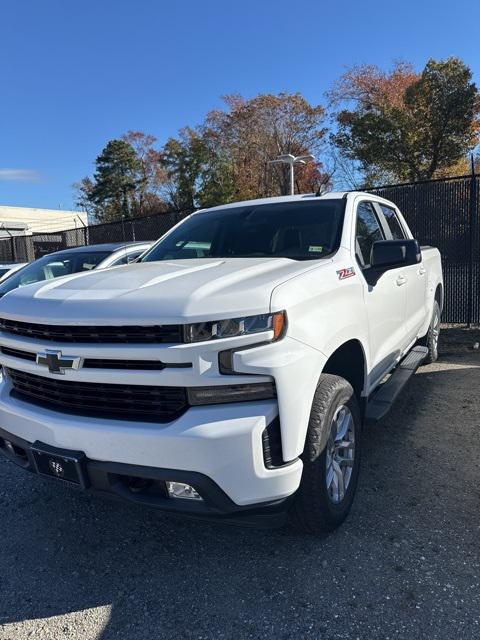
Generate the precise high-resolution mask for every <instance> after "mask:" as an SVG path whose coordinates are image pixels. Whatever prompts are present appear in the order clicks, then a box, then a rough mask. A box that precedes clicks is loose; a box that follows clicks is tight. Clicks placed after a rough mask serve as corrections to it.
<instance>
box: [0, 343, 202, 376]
mask: <svg viewBox="0 0 480 640" xmlns="http://www.w3.org/2000/svg"><path fill="white" fill-rule="evenodd" d="M0 353H3V354H4V355H6V356H11V357H13V358H21V359H22V360H29V361H30V362H36V360H37V354H36V353H32V352H31V351H23V350H21V349H12V348H10V347H0ZM192 366H193V365H192V363H191V362H162V361H161V360H117V359H116V360H113V359H109V358H85V360H84V361H83V364H82V368H83V369H126V370H139V371H162V370H163V369H191V368H192Z"/></svg>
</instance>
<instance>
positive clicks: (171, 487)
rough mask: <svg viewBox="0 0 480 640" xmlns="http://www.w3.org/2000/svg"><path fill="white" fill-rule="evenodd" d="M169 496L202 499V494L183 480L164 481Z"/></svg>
mask: <svg viewBox="0 0 480 640" xmlns="http://www.w3.org/2000/svg"><path fill="white" fill-rule="evenodd" d="M166 485H167V491H168V495H169V496H170V498H184V499H186V500H203V498H202V496H201V495H200V494H199V493H198V492H197V491H195V489H194V488H193V487H191V486H190V485H189V484H185V483H184V482H170V481H169V480H168V481H167V482H166Z"/></svg>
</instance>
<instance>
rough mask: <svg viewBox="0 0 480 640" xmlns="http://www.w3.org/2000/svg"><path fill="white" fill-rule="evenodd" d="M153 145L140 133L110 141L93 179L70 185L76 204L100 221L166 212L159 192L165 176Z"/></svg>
mask: <svg viewBox="0 0 480 640" xmlns="http://www.w3.org/2000/svg"><path fill="white" fill-rule="evenodd" d="M155 142H156V138H155V137H154V136H150V135H147V134H145V133H143V132H141V131H128V132H127V133H126V134H125V135H124V136H123V137H122V138H121V139H118V140H110V142H108V143H107V145H106V146H105V148H104V149H103V151H102V153H101V154H100V155H99V156H98V158H97V159H96V161H95V174H94V177H93V180H92V179H91V178H89V177H88V176H87V177H85V178H83V179H82V180H81V181H80V182H78V183H76V184H74V185H73V186H74V188H75V190H76V203H77V205H78V206H80V207H82V209H85V210H86V211H87V212H88V213H89V214H90V215H92V216H93V217H94V218H96V220H97V221H99V222H109V221H112V220H119V219H121V218H122V217H123V218H137V217H143V216H146V215H150V214H153V213H159V212H162V211H165V210H166V208H167V205H166V202H165V201H164V200H163V199H162V195H161V191H162V188H163V185H164V183H165V181H166V174H165V171H164V169H163V168H162V165H161V160H162V156H161V154H160V152H159V151H157V150H156V149H155V148H154V146H153V145H154V144H155Z"/></svg>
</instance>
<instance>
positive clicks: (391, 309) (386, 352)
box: [355, 199, 408, 384]
mask: <svg viewBox="0 0 480 640" xmlns="http://www.w3.org/2000/svg"><path fill="white" fill-rule="evenodd" d="M355 207H356V223H355V255H356V259H357V263H358V266H359V267H360V270H361V272H362V274H363V288H364V301H365V307H366V312H367V317H368V323H369V337H370V359H371V365H372V371H371V375H370V383H371V384H373V383H375V382H376V381H377V380H378V379H379V378H381V377H382V376H383V375H384V374H385V373H386V372H388V371H389V370H390V369H391V368H392V366H393V365H394V364H395V361H396V360H397V359H398V357H399V356H400V355H401V353H402V352H403V350H404V349H405V348H406V346H407V343H408V338H407V334H406V328H405V311H406V299H407V295H406V287H405V286H404V282H403V279H402V278H401V274H400V273H399V270H398V269H392V270H390V271H386V272H385V273H384V274H383V275H382V276H381V277H380V278H379V280H378V281H377V282H376V283H375V284H374V285H372V284H369V282H368V271H369V269H370V252H371V250H372V245H373V243H374V242H376V241H377V240H385V239H388V238H387V237H386V236H387V233H386V230H385V229H384V227H383V224H382V222H381V218H380V216H379V214H378V212H377V210H376V208H375V206H374V204H373V203H372V202H370V201H368V200H366V199H359V200H357V201H356V202H355Z"/></svg>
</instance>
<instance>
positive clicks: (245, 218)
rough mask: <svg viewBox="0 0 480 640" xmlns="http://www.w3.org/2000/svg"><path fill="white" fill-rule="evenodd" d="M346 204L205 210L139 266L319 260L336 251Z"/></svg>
mask: <svg viewBox="0 0 480 640" xmlns="http://www.w3.org/2000/svg"><path fill="white" fill-rule="evenodd" d="M343 205H344V201H343V200H341V199H333V198H332V199H331V200H308V201H304V202H298V201H295V202H282V203H278V204H261V205H254V206H244V207H235V208H232V209H220V210H217V211H210V212H208V211H206V212H204V213H198V214H195V215H193V216H191V217H190V218H188V219H187V220H186V221H185V222H184V223H183V224H181V225H180V226H178V227H177V228H176V229H174V230H173V231H172V232H171V233H169V234H168V235H167V236H165V238H163V239H162V240H160V241H159V242H158V243H157V244H156V245H155V246H154V247H152V249H151V250H150V251H148V252H147V253H146V254H145V255H144V257H143V258H141V260H140V261H141V262H152V261H155V260H187V259H191V258H257V257H258V258H290V259H292V260H318V259H319V258H325V257H326V256H328V255H330V254H332V253H333V252H334V251H336V250H337V248H338V245H339V243H340V231H341V225H342V219H343V211H344V206H343Z"/></svg>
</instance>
